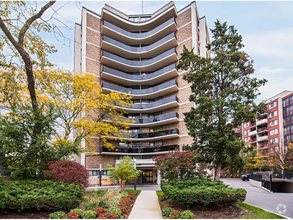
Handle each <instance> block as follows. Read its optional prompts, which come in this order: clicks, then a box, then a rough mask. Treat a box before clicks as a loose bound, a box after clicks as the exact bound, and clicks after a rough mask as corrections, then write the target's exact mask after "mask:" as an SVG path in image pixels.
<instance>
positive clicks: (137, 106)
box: [129, 95, 178, 109]
mask: <svg viewBox="0 0 293 220" xmlns="http://www.w3.org/2000/svg"><path fill="white" fill-rule="evenodd" d="M171 102H178V98H177V96H176V95H174V96H170V97H168V98H164V99H161V100H158V101H155V102H151V103H147V104H133V106H130V107H129V108H130V109H148V108H154V107H158V106H161V105H165V104H168V103H171Z"/></svg>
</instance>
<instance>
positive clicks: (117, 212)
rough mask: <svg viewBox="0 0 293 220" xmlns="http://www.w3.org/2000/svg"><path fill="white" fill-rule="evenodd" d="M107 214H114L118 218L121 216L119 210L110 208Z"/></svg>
mask: <svg viewBox="0 0 293 220" xmlns="http://www.w3.org/2000/svg"><path fill="white" fill-rule="evenodd" d="M107 212H110V213H113V214H115V215H116V216H117V217H118V218H120V217H121V216H122V212H121V210H120V209H119V208H116V207H110V208H108V209H107Z"/></svg>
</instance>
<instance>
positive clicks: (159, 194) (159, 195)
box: [156, 190, 164, 198]
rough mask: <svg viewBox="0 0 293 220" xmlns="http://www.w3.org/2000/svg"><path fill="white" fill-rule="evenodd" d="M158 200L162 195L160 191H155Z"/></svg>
mask: <svg viewBox="0 0 293 220" xmlns="http://www.w3.org/2000/svg"><path fill="white" fill-rule="evenodd" d="M156 193H157V196H158V198H160V197H161V196H162V195H164V193H163V191H162V190H158V191H156Z"/></svg>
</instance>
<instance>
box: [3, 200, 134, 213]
mask: <svg viewBox="0 0 293 220" xmlns="http://www.w3.org/2000/svg"><path fill="white" fill-rule="evenodd" d="M136 198H137V195H136V196H135V198H134V199H133V200H131V204H130V208H129V209H130V212H131V210H132V208H133V205H134V203H135V200H136ZM52 212H55V211H48V210H37V209H28V210H23V211H21V212H18V211H17V210H16V211H12V210H4V211H2V210H0V219H49V214H51V213H52ZM130 212H129V213H130ZM65 213H68V211H67V212H66V211H65ZM127 218H128V216H127V215H124V216H122V217H121V219H127Z"/></svg>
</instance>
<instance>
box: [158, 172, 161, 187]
mask: <svg viewBox="0 0 293 220" xmlns="http://www.w3.org/2000/svg"><path fill="white" fill-rule="evenodd" d="M157 174H158V178H157V184H158V185H161V174H160V170H158V171H157Z"/></svg>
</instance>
